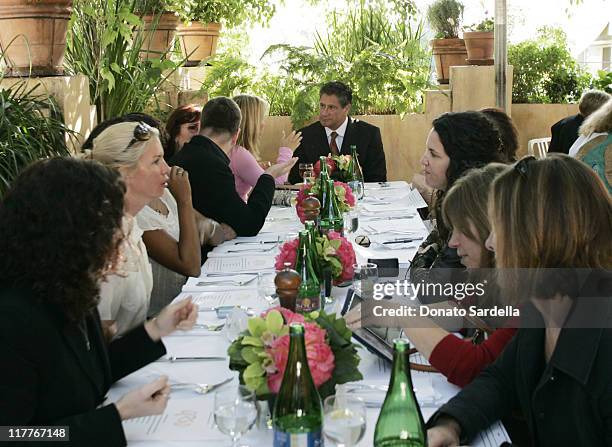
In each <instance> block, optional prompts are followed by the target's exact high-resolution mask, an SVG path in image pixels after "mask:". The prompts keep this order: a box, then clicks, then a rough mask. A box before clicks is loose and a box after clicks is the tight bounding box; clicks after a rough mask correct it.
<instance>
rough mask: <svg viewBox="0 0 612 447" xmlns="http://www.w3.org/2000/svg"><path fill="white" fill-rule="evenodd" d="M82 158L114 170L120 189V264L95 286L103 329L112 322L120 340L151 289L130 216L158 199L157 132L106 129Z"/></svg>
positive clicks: (162, 165) (164, 178) (164, 172)
mask: <svg viewBox="0 0 612 447" xmlns="http://www.w3.org/2000/svg"><path fill="white" fill-rule="evenodd" d="M86 156H87V157H88V158H92V159H94V160H97V161H99V162H101V163H102V164H105V165H107V166H110V167H114V168H116V169H117V170H119V172H120V173H121V176H122V178H123V181H124V182H125V185H126V193H125V210H124V217H123V225H122V227H123V231H124V233H125V242H124V244H123V246H122V250H121V255H122V262H121V265H120V267H119V269H118V272H117V273H116V274H113V275H109V276H108V277H107V279H106V280H105V281H104V282H102V284H101V285H100V304H99V306H98V309H99V311H100V317H101V319H102V320H105V321H106V324H107V325H110V324H111V323H112V322H114V323H116V330H117V334H118V335H122V334H124V333H126V332H127V331H129V330H130V329H132V328H134V327H136V326H138V325H140V324H142V323H143V322H144V321H145V319H146V317H147V311H148V309H149V301H150V297H151V289H152V286H153V278H152V272H151V264H149V260H148V257H147V250H146V248H145V245H144V243H143V241H142V230H141V229H140V228H139V226H138V224H137V223H136V220H135V219H134V216H136V214H138V212H139V211H140V210H142V209H143V208H144V207H145V205H147V204H148V203H149V202H151V201H152V200H154V199H157V198H159V197H161V196H162V195H163V194H164V191H165V190H166V185H167V182H168V176H169V173H170V168H169V167H168V165H167V164H166V162H165V161H164V150H163V148H162V145H161V143H160V140H159V133H158V131H157V130H156V129H154V128H152V127H150V126H148V125H146V124H144V123H142V122H140V123H135V122H125V123H118V124H114V125H112V126H110V127H108V128H106V129H105V130H104V131H103V132H101V133H100V135H98V136H97V137H96V138H95V139H94V140H93V145H92V149H91V150H88V151H86ZM194 225H195V224H194ZM84 230H85V231H86V229H84Z"/></svg>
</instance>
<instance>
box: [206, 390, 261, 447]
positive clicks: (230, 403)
mask: <svg viewBox="0 0 612 447" xmlns="http://www.w3.org/2000/svg"><path fill="white" fill-rule="evenodd" d="M256 403H257V401H256V399H255V393H254V392H253V391H250V390H249V389H248V388H247V387H246V386H244V385H239V386H238V387H237V388H236V387H232V388H230V389H224V390H219V391H217V392H216V393H215V424H216V425H217V428H218V429H219V431H220V432H221V433H223V434H224V435H228V436H230V438H231V439H232V446H233V447H237V445H238V440H239V439H240V438H241V437H242V435H244V434H245V433H246V432H248V431H249V430H250V429H251V427H253V425H254V424H255V421H256V420H257V405H256Z"/></svg>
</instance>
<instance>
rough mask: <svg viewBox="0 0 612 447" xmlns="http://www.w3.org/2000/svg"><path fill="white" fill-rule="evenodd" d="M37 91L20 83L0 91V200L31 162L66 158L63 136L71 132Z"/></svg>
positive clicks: (55, 109)
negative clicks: (59, 157)
mask: <svg viewBox="0 0 612 447" xmlns="http://www.w3.org/2000/svg"><path fill="white" fill-rule="evenodd" d="M1 58H2V54H0V59H1ZM1 81H3V77H2V75H0V82H1ZM39 87H40V85H39V84H36V85H34V86H31V87H28V85H27V82H26V81H25V80H21V81H18V82H16V83H15V84H13V85H12V86H10V87H7V86H3V88H2V89H1V90H0V197H2V196H3V195H4V193H5V192H6V190H7V189H8V187H9V186H10V185H11V183H12V182H13V180H14V179H15V177H16V176H17V175H18V174H19V173H20V172H21V170H22V169H23V168H25V167H26V166H27V165H29V164H30V163H32V162H33V161H36V160H39V159H41V158H46V157H53V156H64V155H69V151H68V148H67V147H66V136H68V138H72V137H74V132H72V131H71V130H69V129H67V128H66V126H65V125H64V122H63V117H62V113H61V111H60V110H59V108H58V107H57V104H56V103H55V101H54V100H53V99H52V98H51V97H46V96H44V95H40V94H37V93H35V90H36V89H38V88H39Z"/></svg>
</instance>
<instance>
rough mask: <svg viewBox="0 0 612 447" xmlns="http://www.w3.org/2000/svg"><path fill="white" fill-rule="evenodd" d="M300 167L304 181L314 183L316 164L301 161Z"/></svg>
mask: <svg viewBox="0 0 612 447" xmlns="http://www.w3.org/2000/svg"><path fill="white" fill-rule="evenodd" d="M298 168H299V172H300V177H301V178H302V179H303V181H304V183H312V182H313V180H314V165H313V164H312V163H300V164H299V166H298Z"/></svg>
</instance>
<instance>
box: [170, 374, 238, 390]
mask: <svg viewBox="0 0 612 447" xmlns="http://www.w3.org/2000/svg"><path fill="white" fill-rule="evenodd" d="M232 380H234V378H233V377H230V378H228V379H225V380H222V381H221V382H218V383H187V382H185V383H173V384H172V385H170V388H171V389H172V390H182V389H193V391H195V392H196V393H198V394H207V393H210V392H211V391H213V390H216V389H217V388H219V387H221V386H223V385H225V384H226V383H229V382H231V381H232Z"/></svg>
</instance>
